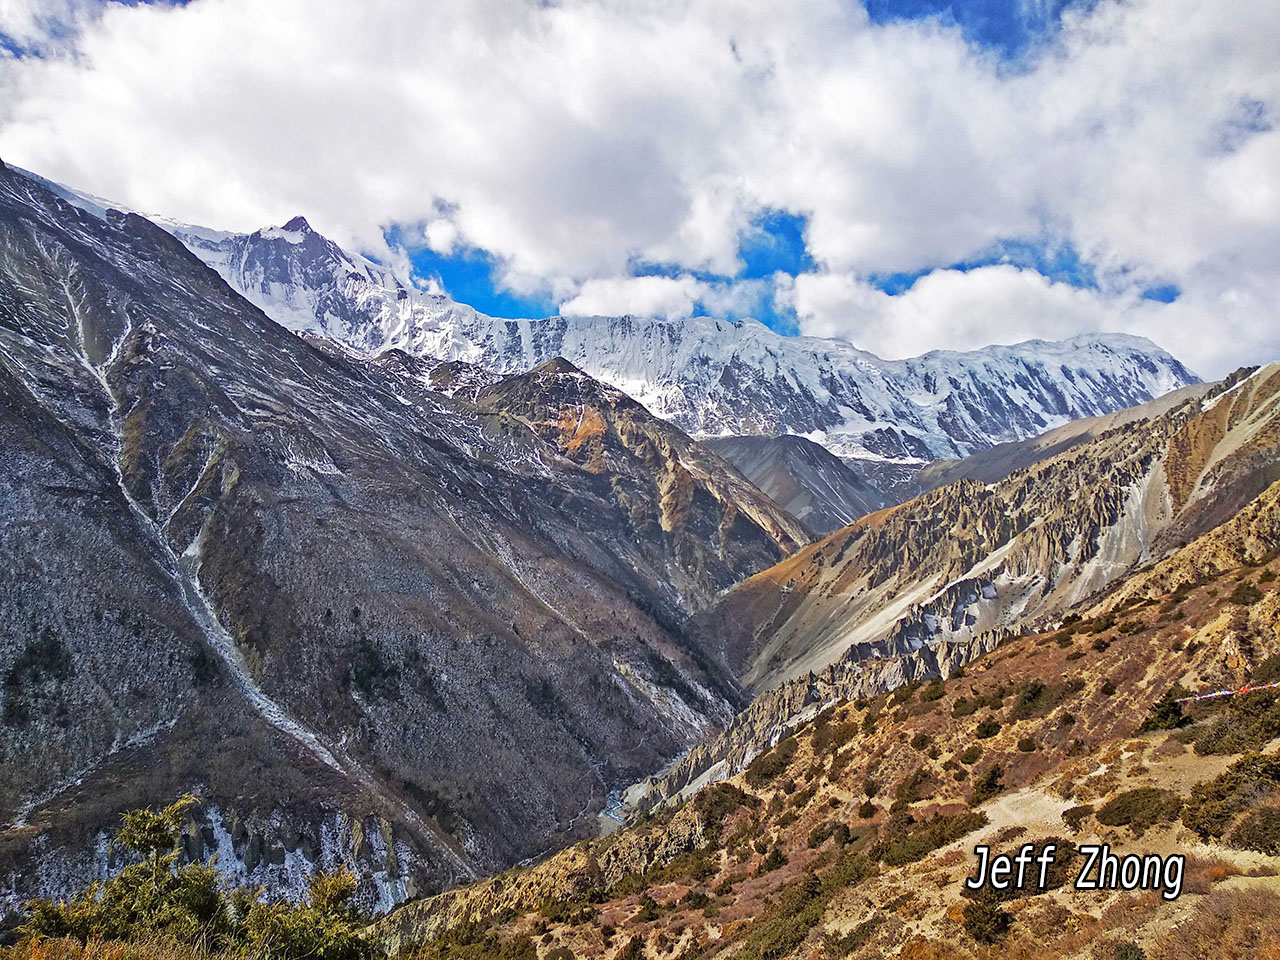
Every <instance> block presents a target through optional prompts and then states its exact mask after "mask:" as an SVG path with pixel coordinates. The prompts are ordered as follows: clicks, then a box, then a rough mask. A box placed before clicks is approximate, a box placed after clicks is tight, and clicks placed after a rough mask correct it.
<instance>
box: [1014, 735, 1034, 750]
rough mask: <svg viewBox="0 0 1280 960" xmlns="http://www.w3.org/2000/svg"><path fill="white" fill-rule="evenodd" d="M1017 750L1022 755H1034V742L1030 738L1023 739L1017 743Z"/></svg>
mask: <svg viewBox="0 0 1280 960" xmlns="http://www.w3.org/2000/svg"><path fill="white" fill-rule="evenodd" d="M1018 749H1019V750H1020V751H1022V752H1023V753H1035V752H1036V749H1037V747H1036V742H1035V741H1034V740H1032V739H1031V738H1030V737H1023V738H1022V739H1021V740H1019V741H1018Z"/></svg>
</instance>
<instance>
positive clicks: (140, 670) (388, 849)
mask: <svg viewBox="0 0 1280 960" xmlns="http://www.w3.org/2000/svg"><path fill="white" fill-rule="evenodd" d="M410 359H411V358H410ZM418 372H421V371H418ZM412 373H414V371H413V370H410V369H409V368H407V367H406V368H403V369H402V368H398V367H394V366H393V365H389V364H386V363H368V362H365V361H353V360H351V359H348V358H347V357H346V356H344V355H343V354H342V353H341V352H332V351H321V350H318V349H316V348H315V347H314V346H312V345H310V344H308V343H307V342H306V341H304V340H303V339H300V338H298V337H296V336H294V335H293V334H291V333H289V332H288V331H286V330H284V329H282V328H281V327H279V326H278V325H276V324H275V323H273V322H272V321H271V320H269V319H268V318H267V317H266V316H264V315H263V314H262V313H261V312H260V311H259V310H257V309H256V308H255V307H253V306H251V305H250V304H249V303H247V302H246V301H245V300H243V299H242V298H241V297H240V296H239V295H238V294H236V293H235V292H233V291H232V290H231V289H230V288H229V287H228V286H227V285H226V284H225V283H224V282H223V281H222V280H221V279H220V278H219V277H218V276H217V274H215V273H214V272H213V271H212V270H210V269H208V268H207V267H206V266H205V265H204V264H202V263H201V262H200V261H199V260H197V259H196V258H195V257H193V256H192V255H191V254H190V253H189V252H188V251H187V250H186V249H184V248H183V247H182V245H181V244H179V243H178V242H177V241H176V240H174V239H173V238H172V237H171V236H170V235H169V234H167V233H165V232H163V231H162V230H160V229H159V228H157V227H155V226H153V225H152V224H150V223H149V222H147V221H145V220H143V219H141V218H138V217H135V216H132V215H129V216H124V215H120V214H116V213H111V214H108V215H107V216H106V218H105V219H99V218H97V217H95V216H92V215H90V214H89V213H86V212H84V211H81V210H79V209H77V208H75V207H73V206H71V205H69V204H67V203H65V202H63V201H62V200H61V199H59V198H58V197H56V196H55V195H53V194H52V193H50V192H48V191H46V190H45V189H43V188H42V187H41V186H39V185H37V184H35V183H33V182H32V181H30V180H28V179H26V178H23V177H21V176H18V175H17V174H15V173H13V172H12V171H8V170H5V169H3V168H0V418H3V429H2V430H0V445H2V446H3V450H2V451H0V490H2V491H3V496H2V497H0V566H2V567H3V569H4V570H5V577H6V583H5V587H4V589H3V591H0V619H2V620H3V622H4V624H5V630H4V632H3V633H2V634H0V678H3V680H4V686H3V690H2V692H0V696H3V702H2V704H0V714H2V717H0V764H2V766H3V770H4V776H3V777H0V822H3V823H4V824H6V827H5V832H4V834H3V838H2V842H3V845H2V846H0V860H2V861H3V869H4V872H5V875H6V876H8V875H9V874H10V872H13V873H16V874H17V875H18V876H19V877H20V885H21V886H22V887H23V888H24V889H26V890H30V889H31V888H32V887H42V888H44V889H56V888H57V887H58V884H59V883H65V882H68V881H70V880H72V879H74V878H75V877H76V876H77V875H79V876H83V873H84V871H86V870H88V869H90V868H91V863H90V862H89V860H87V859H85V857H81V858H80V859H76V856H75V855H74V854H73V853H72V852H68V853H67V855H66V857H65V858H64V859H63V860H57V858H51V857H49V856H42V857H40V858H39V859H38V860H33V859H32V858H31V856H30V852H31V851H32V850H35V849H43V850H46V851H47V850H48V849H49V845H50V844H60V843H61V844H64V845H65V847H66V849H67V850H68V851H72V850H73V849H74V845H75V843H77V842H78V843H80V844H81V849H84V848H86V847H88V846H89V841H90V840H91V839H92V835H93V832H94V831H95V830H96V829H97V828H98V827H99V826H101V825H103V824H104V823H106V822H107V821H108V820H109V819H110V818H112V817H114V814H115V813H116V812H117V811H118V809H120V808H121V807H126V806H136V805H139V804H151V803H155V802H158V801H161V800H165V799H169V798H171V797H172V796H173V795H174V793H176V792H178V791H179V790H182V789H188V788H195V789H198V790H200V791H201V792H202V793H203V794H204V795H205V796H206V797H207V798H208V800H209V801H210V802H209V805H208V809H209V810H212V811H214V812H213V813H210V814H209V817H210V818H211V819H208V820H206V821H205V822H202V823H193V824H192V825H191V830H190V833H189V840H190V845H191V849H190V850H189V851H188V852H189V853H191V854H192V855H202V854H204V853H210V852H212V850H213V849H214V848H220V849H222V850H223V858H222V861H221V862H222V866H223V868H224V869H226V870H229V871H232V872H235V871H240V872H241V873H242V874H243V875H244V876H245V877H246V878H247V879H251V880H255V881H258V882H267V883H269V884H271V885H273V886H274V887H276V888H287V887H288V884H289V883H290V882H292V880H296V876H297V873H298V870H297V869H296V868H298V867H299V866H305V864H304V863H303V862H302V860H301V859H299V858H301V857H304V856H305V858H306V859H307V860H309V861H312V862H314V861H322V862H333V861H334V860H337V859H340V858H351V857H354V858H355V859H356V861H357V863H358V865H359V866H360V868H361V869H362V871H363V872H364V874H365V875H366V877H372V878H373V879H374V880H376V881H377V886H378V892H379V896H381V897H382V898H383V900H384V902H387V901H389V900H395V899H399V898H402V897H403V896H405V895H407V894H409V893H411V892H412V891H413V890H414V889H418V890H421V889H424V887H425V888H429V887H433V886H438V885H440V884H445V883H449V882H453V881H456V880H458V879H460V878H464V877H466V876H470V875H472V874H473V873H476V872H479V871H483V870H487V869H492V868H497V867H501V866H504V865H506V864H509V863H511V862H512V861H514V860H517V859H520V858H523V857H527V856H530V855H532V854H536V853H538V852H539V851H541V850H544V849H546V848H548V847H549V846H552V845H553V844H556V843H559V842H562V841H564V840H566V839H568V838H572V837H575V836H579V835H582V834H584V833H589V832H592V831H593V830H594V829H595V819H596V814H597V813H598V812H599V811H600V810H601V809H602V808H603V807H604V806H605V804H606V802H607V799H608V796H609V794H610V791H612V790H613V789H615V788H617V787H619V786H621V785H623V784H625V783H628V782H630V781H632V780H634V779H636V778H638V777H640V776H642V775H644V774H647V773H649V772H650V771H652V770H654V769H656V768H658V767H659V766H661V765H662V764H663V762H664V761H666V760H667V759H669V758H670V757H672V756H674V755H675V754H676V753H678V752H679V751H681V750H682V749H684V748H686V747H687V746H689V745H690V744H691V743H692V742H694V741H695V740H696V739H697V738H698V737H699V736H700V735H701V734H703V733H704V732H706V731H707V730H709V729H711V728H713V727H714V726H715V725H717V724H721V723H723V722H725V721H726V720H727V719H728V718H729V716H731V714H732V712H733V709H734V708H735V707H736V706H737V705H738V702H739V693H738V691H737V688H736V686H735V683H734V681H733V680H732V678H731V677H729V675H728V674H726V673H725V672H724V671H723V670H722V669H721V668H719V667H718V666H716V662H715V661H714V659H713V658H711V657H708V656H706V655H705V654H704V652H703V651H701V650H699V649H698V648H697V647H695V646H693V645H692V643H691V642H690V640H689V639H688V637H686V636H685V635H684V633H683V632H682V628H681V623H682V622H683V620H684V618H685V617H686V615H687V614H688V613H690V612H692V611H694V610H696V609H698V608H699V607H700V606H701V605H703V604H704V603H705V602H706V601H707V600H709V599H710V598H711V596H712V595H713V594H714V593H715V592H716V591H717V590H720V589H722V588H723V587H726V586H728V585H729V584H730V583H731V582H733V581H734V580H736V579H738V578H740V577H741V576H743V575H746V574H748V573H751V572H753V571H754V570H758V569H760V568H762V567H763V566H765V565H767V564H770V563H773V562H776V561H777V560H778V559H780V558H781V557H783V556H785V555H786V553H787V552H788V551H789V550H791V549H792V548H793V547H794V546H795V545H796V544H797V543H799V542H802V540H803V539H804V538H805V536H806V532H805V529H804V527H803V526H802V525H800V524H799V523H797V522H796V521H795V520H794V519H793V518H791V517H790V516H789V515H787V514H786V513H785V512H784V511H782V510H781V509H779V508H778V507H776V505H774V504H772V503H771V502H770V501H768V498H766V497H764V496H763V495H762V494H761V493H760V492H759V491H758V490H756V489H755V488H754V487H752V486H751V485H750V484H749V483H747V482H746V481H745V480H743V479H742V478H741V477H740V476H738V475H737V474H736V473H734V471H732V469H731V468H729V467H727V466H726V465H725V464H723V462H721V461H719V460H718V459H717V458H714V457H711V456H710V455H707V454H700V453H699V452H698V451H697V450H696V449H695V448H694V446H693V445H692V443H691V442H690V441H689V440H688V438H687V437H684V436H683V435H682V434H680V433H679V431H678V430H675V429H674V428H671V427H669V426H667V425H665V424H659V423H657V422H656V421H654V420H653V418H651V417H648V415H647V414H646V413H645V412H644V410H643V408H640V407H639V406H638V405H634V404H630V402H629V401H628V402H626V403H623V402H622V401H621V400H619V401H617V402H613V401H610V402H609V403H603V401H601V402H600V403H597V402H596V400H595V399H593V401H592V402H593V404H595V405H594V407H593V409H595V410H597V411H601V412H603V411H605V410H606V408H607V416H602V417H601V419H602V422H605V423H606V424H607V429H605V430H604V431H603V432H602V433H599V434H593V433H592V431H590V430H587V431H585V433H584V432H583V431H581V430H578V429H577V428H574V430H571V431H569V433H567V434H566V433H565V432H564V431H562V430H560V429H559V427H558V426H557V427H555V428H554V429H547V428H546V426H545V425H546V423H548V422H553V423H554V424H557V425H559V424H561V423H562V422H563V423H566V424H567V417H568V414H567V413H566V411H567V410H568V409H569V408H570V407H572V406H574V405H575V404H576V405H577V406H583V404H582V403H581V402H580V400H581V398H577V399H572V401H571V400H570V398H568V397H567V396H565V395H556V394H555V393H554V392H553V393H552V394H550V395H547V396H545V397H543V398H542V399H541V400H540V399H539V398H538V397H537V396H535V395H534V394H531V393H528V392H527V389H526V388H527V387H528V386H529V384H527V383H517V384H507V385H505V386H504V385H501V384H499V385H498V386H496V387H494V388H491V389H492V391H494V392H492V393H490V394H489V395H488V396H487V397H486V400H485V403H484V404H483V405H482V406H481V407H476V406H473V405H471V404H470V403H467V402H462V401H454V400H451V399H449V398H448V397H446V396H444V395H443V394H440V393H438V392H433V391H431V390H429V389H427V386H428V385H422V384H420V383H418V381H415V380H414V379H413V377H412V376H411V375H410V374H412ZM575 376H578V377H580V376H581V375H580V374H577V375H575ZM577 382H578V381H576V380H575V383H577ZM580 387H581V389H582V390H584V391H595V392H594V393H593V394H592V396H593V398H603V397H605V394H603V393H601V392H600V391H601V390H602V389H603V388H600V387H599V385H592V384H590V383H588V382H586V381H585V379H584V380H583V381H581V383H580ZM543 402H545V403H546V404H548V406H546V407H545V409H544V408H542V407H540V405H539V404H540V403H543ZM584 419H585V416H584ZM533 424H540V425H541V426H539V427H538V428H536V429H530V426H531V425H533ZM655 424H656V425H655ZM566 436H567V437H568V442H566V440H565V438H566ZM577 438H581V442H580V443H577V445H576V446H575V443H574V441H575V439H577ZM587 451H592V453H591V454H590V455H589V456H588V455H587ZM648 471H653V473H652V475H650V474H649V473H648ZM86 856H88V855H87V854H86ZM90 859H92V858H90ZM77 871H79V873H78V874H77ZM291 878H292V880H291Z"/></svg>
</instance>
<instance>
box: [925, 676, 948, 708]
mask: <svg viewBox="0 0 1280 960" xmlns="http://www.w3.org/2000/svg"><path fill="white" fill-rule="evenodd" d="M946 692H947V688H946V685H945V684H944V683H943V682H942V681H941V680H932V681H930V682H929V684H928V685H927V686H926V687H925V688H924V689H923V690H921V691H920V699H921V700H923V701H925V702H926V703H933V702H934V701H936V700H941V699H942V698H943V697H944V696H945V695H946Z"/></svg>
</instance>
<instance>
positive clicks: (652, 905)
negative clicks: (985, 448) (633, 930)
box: [634, 893, 662, 923]
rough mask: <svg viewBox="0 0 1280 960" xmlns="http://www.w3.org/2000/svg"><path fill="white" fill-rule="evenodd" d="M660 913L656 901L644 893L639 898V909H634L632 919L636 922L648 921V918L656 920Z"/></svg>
mask: <svg viewBox="0 0 1280 960" xmlns="http://www.w3.org/2000/svg"><path fill="white" fill-rule="evenodd" d="M661 914H662V910H661V908H660V907H659V906H658V902H657V901H656V900H654V899H653V897H651V896H649V894H647V893H646V894H645V895H644V896H642V897H641V898H640V909H639V910H637V911H636V915H635V917H634V919H635V921H636V922H637V923H648V922H649V921H650V920H657V919H658V917H659V916H661Z"/></svg>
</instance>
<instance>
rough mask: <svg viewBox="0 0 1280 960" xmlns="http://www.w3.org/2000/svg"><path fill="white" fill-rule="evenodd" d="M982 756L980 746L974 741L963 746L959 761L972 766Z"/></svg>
mask: <svg viewBox="0 0 1280 960" xmlns="http://www.w3.org/2000/svg"><path fill="white" fill-rule="evenodd" d="M981 758H982V748H981V747H980V746H978V745H977V744H976V743H973V744H970V745H969V746H967V747H965V748H964V751H963V752H962V753H961V754H960V762H961V763H963V764H965V765H966V766H972V765H973V764H975V763H977V762H978V760H980V759H981Z"/></svg>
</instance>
